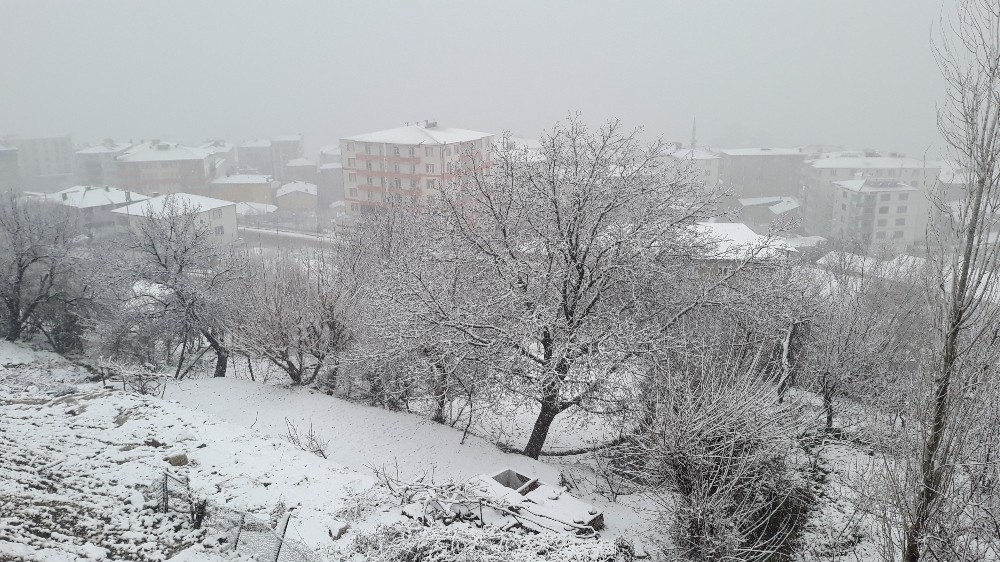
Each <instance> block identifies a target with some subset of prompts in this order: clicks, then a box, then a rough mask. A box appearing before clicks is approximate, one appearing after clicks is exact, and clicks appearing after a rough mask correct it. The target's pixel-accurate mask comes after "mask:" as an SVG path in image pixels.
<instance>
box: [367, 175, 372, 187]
mask: <svg viewBox="0 0 1000 562" xmlns="http://www.w3.org/2000/svg"><path fill="white" fill-rule="evenodd" d="M368 185H372V177H371V176H368Z"/></svg>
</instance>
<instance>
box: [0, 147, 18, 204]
mask: <svg viewBox="0 0 1000 562" xmlns="http://www.w3.org/2000/svg"><path fill="white" fill-rule="evenodd" d="M20 185H21V172H20V167H19V166H18V164H17V147H16V146H10V145H6V144H3V143H0V192H2V191H6V190H8V189H15V188H17V187H19V186H20Z"/></svg>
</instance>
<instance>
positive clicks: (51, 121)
mask: <svg viewBox="0 0 1000 562" xmlns="http://www.w3.org/2000/svg"><path fill="white" fill-rule="evenodd" d="M941 10H942V4H941V2H940V1H939V0H911V1H907V2H903V1H902V0H892V1H888V2H867V1H861V0H850V1H845V2H836V3H832V2H831V3H813V2H810V3H805V2H793V1H791V0H759V1H756V2H753V3H750V2H743V3H736V2H717V1H709V2H700V3H690V2H683V3H682V2H672V1H671V2H633V3H628V4H610V3H597V2H568V1H561V2H545V3H533V2H527V1H513V2H503V3H499V2H494V3H488V4H478V3H465V2H459V1H457V0H448V1H439V2H432V3H426V4H425V3H419V4H418V3H398V4H397V3H389V2H357V3H328V2H296V3H293V4H292V3H288V4H286V3H281V4H279V3H264V2H236V1H232V0H226V1H219V2H211V3H201V2H193V1H190V0H181V1H171V2H169V3H147V2H124V1H109V2H100V3H96V2H95V3H76V2H56V1H44V0H43V1H37V2H14V1H10V0H0V12H2V14H3V15H4V16H5V17H2V18H0V41H2V43H3V44H2V46H3V48H2V50H0V53H2V54H0V61H2V65H0V68H3V69H4V71H5V75H6V76H7V77H8V78H9V79H8V80H7V81H6V85H5V87H4V88H3V89H0V136H2V135H6V134H25V135H37V134H46V133H50V132H56V131H58V132H66V133H70V134H72V135H73V139H74V142H75V143H77V144H81V145H82V144H87V143H94V142H99V141H100V140H102V139H104V138H106V137H111V138H115V139H117V140H129V139H132V140H135V141H138V140H139V139H151V138H161V139H172V140H180V141H185V142H191V143H195V142H201V141H205V140H209V139H214V138H224V139H226V140H228V141H230V142H233V143H237V144H238V143H240V142H241V141H243V140H246V139H251V138H256V137H270V136H275V135H282V134H293V133H301V134H302V135H304V137H305V142H306V146H307V155H308V156H310V157H313V156H315V152H316V150H317V149H318V147H320V146H323V145H328V144H333V143H336V141H337V140H338V139H339V138H341V137H344V136H350V135H355V134H360V133H364V132H370V131H376V130H380V129H386V128H392V127H397V126H400V125H402V124H403V123H404V122H406V121H409V122H414V121H418V120H423V119H436V120H437V121H438V123H439V124H440V125H442V126H449V127H459V128H467V129H474V130H481V131H488V132H495V133H500V132H502V131H504V130H510V131H512V132H513V133H515V134H517V135H519V136H526V137H537V136H538V134H539V133H540V132H541V131H542V130H543V129H545V128H547V127H548V126H550V125H551V124H552V123H553V122H555V121H556V120H558V119H560V118H562V117H564V116H565V115H566V114H567V113H568V112H571V111H581V112H582V113H583V115H584V118H585V119H586V120H587V121H589V122H593V123H598V122H601V121H603V120H605V119H607V118H609V117H619V118H621V119H622V120H623V121H624V122H625V123H626V124H627V125H630V126H640V125H641V126H643V127H644V129H645V131H646V133H647V135H648V136H651V137H652V136H656V135H662V136H663V137H664V138H667V139H670V140H680V141H682V142H684V143H685V144H687V143H688V142H689V140H690V137H691V123H692V120H693V119H695V118H697V123H698V143H699V144H700V145H713V146H730V147H737V146H803V145H808V144H826V145H844V146H848V147H852V148H876V149H881V150H884V151H903V152H906V153H908V154H909V155H911V156H917V157H919V156H920V155H921V154H922V153H923V151H924V150H926V149H927V147H928V146H931V149H930V151H929V154H930V155H931V156H932V157H933V156H936V155H937V154H939V152H940V146H941V142H940V141H939V135H938V133H937V130H936V127H935V122H934V121H935V115H934V113H935V103H936V102H940V101H941V99H942V98H943V84H942V81H941V78H940V76H939V74H938V71H937V68H936V66H935V64H934V61H933V58H932V55H931V49H930V45H929V38H930V34H931V26H932V24H934V23H935V21H936V20H937V18H938V16H939V14H940V12H941Z"/></svg>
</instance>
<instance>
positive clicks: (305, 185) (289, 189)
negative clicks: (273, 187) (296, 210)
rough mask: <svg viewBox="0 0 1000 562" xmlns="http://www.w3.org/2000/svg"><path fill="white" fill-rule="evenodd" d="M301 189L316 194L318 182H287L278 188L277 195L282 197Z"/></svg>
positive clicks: (303, 191)
mask: <svg viewBox="0 0 1000 562" xmlns="http://www.w3.org/2000/svg"><path fill="white" fill-rule="evenodd" d="M297 191H300V192H302V193H308V194H309V195H316V184H313V183H309V182H304V181H293V182H291V183H286V184H285V185H283V186H281V187H279V188H278V191H277V193H275V197H282V196H284V195H288V194H289V193H294V192H297Z"/></svg>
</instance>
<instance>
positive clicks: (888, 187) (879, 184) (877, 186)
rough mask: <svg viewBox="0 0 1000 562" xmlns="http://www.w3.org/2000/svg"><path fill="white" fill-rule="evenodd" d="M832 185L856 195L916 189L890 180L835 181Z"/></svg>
mask: <svg viewBox="0 0 1000 562" xmlns="http://www.w3.org/2000/svg"><path fill="white" fill-rule="evenodd" d="M833 183H834V185H837V186H840V187H842V188H844V189H849V190H851V191H854V192H857V193H877V192H886V191H917V188H915V187H913V186H912V185H910V184H907V183H903V182H899V181H892V180H888V181H887V180H873V179H870V178H865V179H859V180H845V181H835V182H833Z"/></svg>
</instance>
